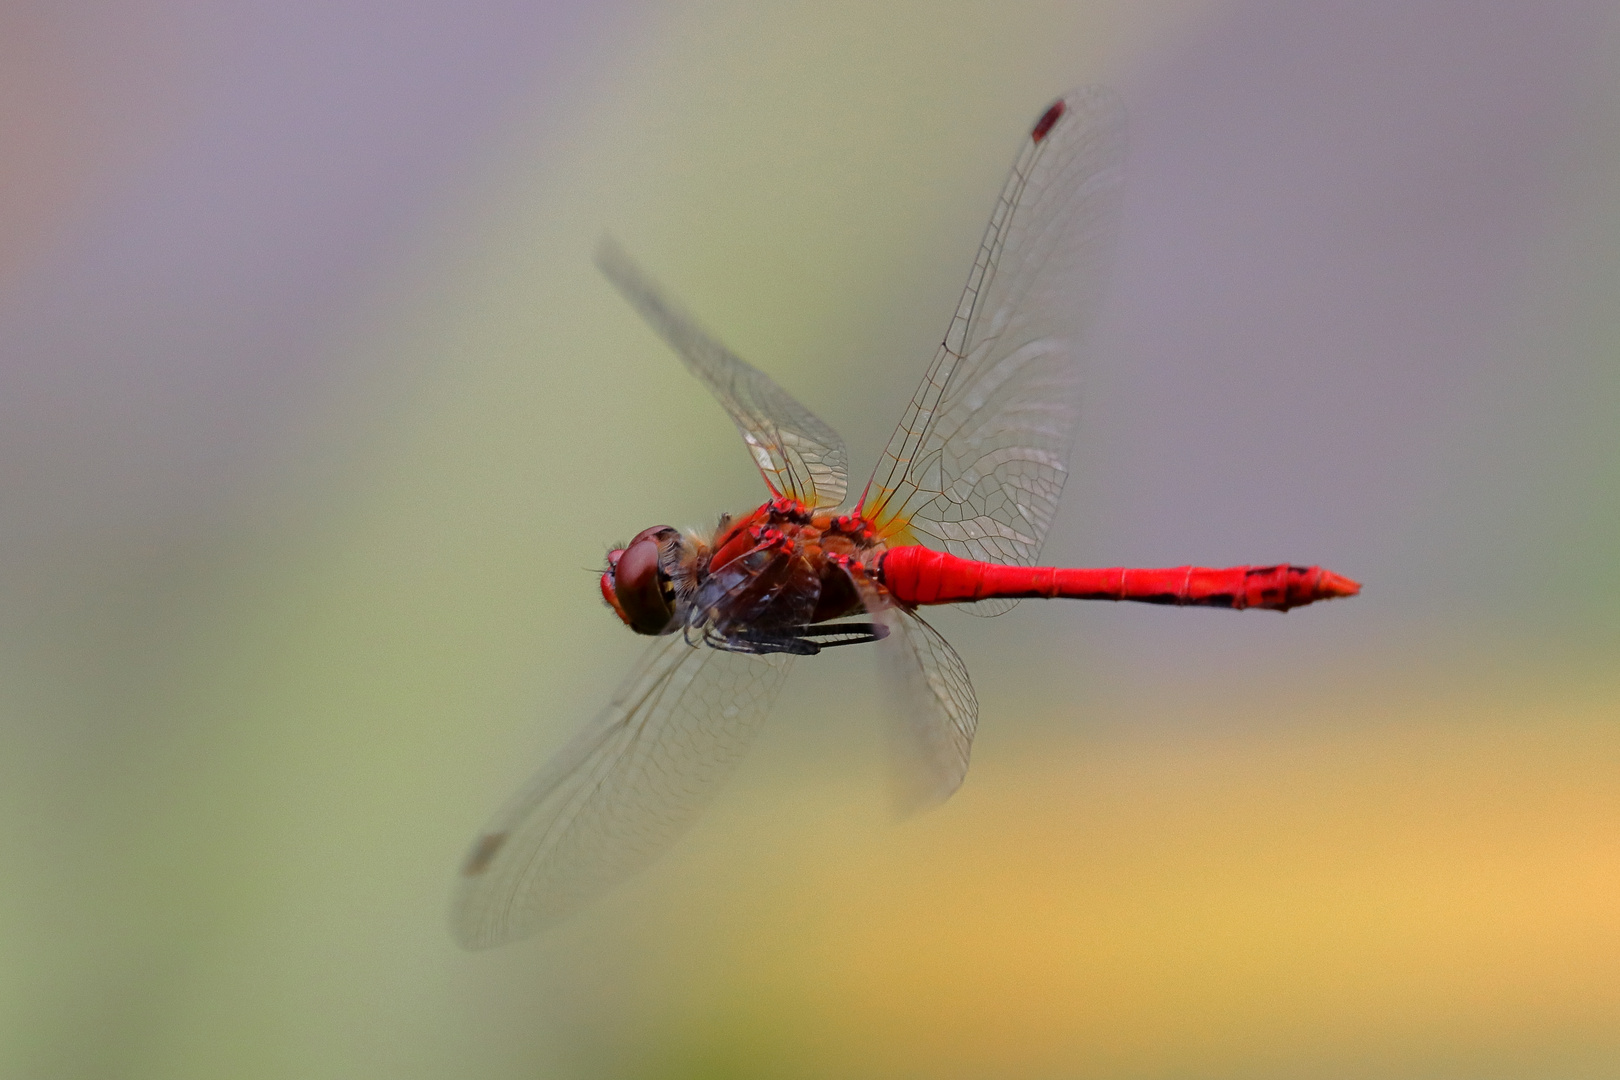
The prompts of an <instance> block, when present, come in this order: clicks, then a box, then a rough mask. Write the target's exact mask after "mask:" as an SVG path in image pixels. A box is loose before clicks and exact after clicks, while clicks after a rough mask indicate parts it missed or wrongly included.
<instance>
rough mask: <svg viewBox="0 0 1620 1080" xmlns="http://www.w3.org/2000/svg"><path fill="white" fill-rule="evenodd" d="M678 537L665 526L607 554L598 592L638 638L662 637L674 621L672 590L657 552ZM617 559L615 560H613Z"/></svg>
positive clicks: (655, 528)
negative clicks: (619, 549)
mask: <svg viewBox="0 0 1620 1080" xmlns="http://www.w3.org/2000/svg"><path fill="white" fill-rule="evenodd" d="M676 535H678V534H677V533H676V532H675V530H674V529H671V528H669V527H668V526H666V525H660V526H655V527H654V528H651V529H643V530H642V531H641V532H639V533H637V534H636V537H635V539H634V540H631V541H630V543H629V545H628V546H627V547H625V548H624V550H623V551H610V552H609V553H608V571H607V573H605V574H603V575H602V592H603V594H604V595H606V594H607V593H608V591H609V581H610V579H611V587H612V595H611V597H609V600H608V602H609V603H611V604H612V605H613V609H614V610H615V611H617V612H618V613H619V618H621V619H623V620H624V621H625V623H626V624H628V625H629V627H630V629H632V630H634V631H635V632H636V633H638V634H662V633H664V632H665V631H666V630H668V629H669V626H670V623H671V622H672V621H673V620H674V618H675V590H674V588H673V587H672V586H671V584H670V580H669V575H668V574H666V573H664V571H663V569H662V568H661V567H660V566H659V561H658V555H659V548H660V546H661V545H662V544H663V542H664V541H666V540H668V539H670V538H672V537H674V536H676ZM615 556H617V557H615Z"/></svg>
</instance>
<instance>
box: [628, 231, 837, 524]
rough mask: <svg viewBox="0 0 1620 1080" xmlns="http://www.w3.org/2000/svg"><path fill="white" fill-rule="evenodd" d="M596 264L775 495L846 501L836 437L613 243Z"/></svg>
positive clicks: (811, 502) (812, 501) (821, 502)
mask: <svg viewBox="0 0 1620 1080" xmlns="http://www.w3.org/2000/svg"><path fill="white" fill-rule="evenodd" d="M596 265H597V266H598V267H600V268H601V270H602V273H603V274H605V275H607V279H608V280H609V281H611V282H613V284H614V286H615V287H616V288H617V289H618V290H619V292H621V293H622V294H624V298H625V299H626V300H628V301H630V304H631V306H633V307H634V308H635V309H636V310H637V311H638V312H640V313H641V317H642V318H643V319H645V320H647V324H648V325H649V326H651V327H652V328H653V329H654V330H656V331H658V334H659V336H661V337H662V338H663V339H664V340H665V341H667V342H669V345H670V347H671V348H673V349H674V350H675V351H676V352H677V353H678V354H680V357H681V359H682V360H683V361H685V363H686V366H687V368H688V369H689V370H690V371H691V372H692V374H694V375H696V376H697V377H698V378H699V379H701V380H703V385H705V386H707V387H708V388H709V392H710V393H712V394H713V395H714V396H715V398H716V399H717V400H718V401H719V402H720V404H721V405H722V406H724V407H725V410H726V412H728V413H730V414H731V419H732V420H733V421H735V422H736V424H737V430H738V431H740V432H742V437H743V441H744V442H745V443H747V444H748V451H749V453H750V454H752V455H753V457H754V464H756V465H758V466H759V471H760V473H761V474H762V475H763V476H764V477H765V483H766V484H767V485H769V486H770V489H771V491H772V492H774V493H775V494H777V495H786V496H789V497H791V498H794V499H798V500H799V501H800V502H802V503H804V504H806V505H808V506H813V507H815V506H827V507H832V506H838V505H840V504H842V503H843V501H844V493H845V492H846V491H847V490H848V488H849V456H848V454H846V453H845V451H844V440H843V439H841V438H839V437H838V433H837V432H835V431H833V429H832V428H830V427H828V426H827V425H826V424H825V423H823V422H822V421H821V420H820V419H819V418H818V417H817V416H816V415H815V414H814V413H812V412H811V411H810V410H809V409H807V408H805V407H804V406H803V405H801V404H799V403H798V402H797V401H795V400H794V399H793V396H792V395H790V394H789V393H788V392H787V391H785V390H783V389H782V388H781V387H780V386H777V385H776V383H775V382H773V381H771V379H770V377H769V376H767V375H765V374H764V373H763V372H761V371H759V370H758V369H757V368H755V367H754V366H753V365H752V364H749V363H748V362H747V361H745V360H743V359H741V358H739V357H738V356H736V355H735V354H734V353H732V352H731V350H729V349H727V348H726V347H725V346H724V345H722V344H720V343H719V342H718V341H716V340H714V339H713V338H712V337H710V336H709V335H708V334H706V333H704V331H703V329H702V328H701V327H699V326H698V325H697V323H696V322H694V321H693V319H692V317H691V316H690V315H688V314H687V313H686V312H685V311H683V310H681V308H680V306H679V305H678V304H676V303H675V302H674V301H672V300H670V299H669V298H668V297H666V296H665V295H664V294H663V292H662V290H660V289H659V288H658V286H657V285H656V284H654V282H653V281H652V279H651V278H649V277H647V275H646V274H644V273H642V272H641V269H640V268H639V267H638V266H636V264H635V263H633V262H631V261H630V257H629V256H628V255H626V254H625V253H624V251H623V250H621V249H620V248H619V246H618V245H617V244H615V243H614V242H613V241H612V240H606V239H604V240H603V241H602V244H601V246H600V247H598V248H597V251H596Z"/></svg>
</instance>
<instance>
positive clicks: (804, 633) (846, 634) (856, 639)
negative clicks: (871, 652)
mask: <svg viewBox="0 0 1620 1080" xmlns="http://www.w3.org/2000/svg"><path fill="white" fill-rule="evenodd" d="M798 636H799V637H801V638H826V637H836V638H840V639H842V640H839V641H818V642H816V644H817V645H819V646H820V647H821V648H823V649H831V648H832V647H834V646H835V645H865V644H867V643H869V642H873V641H882V640H883V639H884V638H886V637H888V636H889V628H888V627H887V626H884V625H883V624H882V623H869V622H849V623H833V624H831V625H828V626H804V627H800V628H799V630H798Z"/></svg>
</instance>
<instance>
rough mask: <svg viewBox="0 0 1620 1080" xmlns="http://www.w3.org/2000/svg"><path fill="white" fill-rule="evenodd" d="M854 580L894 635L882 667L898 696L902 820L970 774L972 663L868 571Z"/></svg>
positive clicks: (895, 730)
mask: <svg viewBox="0 0 1620 1080" xmlns="http://www.w3.org/2000/svg"><path fill="white" fill-rule="evenodd" d="M850 581H851V582H852V583H853V584H854V586H855V590H856V592H857V593H859V594H860V597H861V603H862V604H863V605H864V606H865V608H866V611H867V614H869V615H870V616H872V619H873V620H874V621H875V622H878V623H880V624H882V625H883V627H884V628H886V629H887V631H888V633H887V634H886V635H885V636H884V638H883V640H881V641H879V642H878V656H879V661H880V662H879V665H878V666H879V668H880V669H881V670H882V672H883V678H884V682H885V683H886V684H887V686H888V688H889V696H890V698H891V702H890V708H889V710H888V714H887V715H888V735H889V739H888V741H889V759H890V765H891V779H892V781H893V783H892V791H893V795H894V805H895V809H896V810H897V811H898V812H899V813H900V814H901V815H902V816H904V815H907V814H912V813H915V812H917V811H919V810H926V809H928V808H929V807H931V806H935V805H937V804H939V803H942V802H944V801H945V800H946V799H948V798H950V797H951V795H952V794H953V793H954V792H955V791H956V789H957V788H959V787H961V786H962V780H963V778H964V777H966V776H967V771H968V759H969V757H970V756H971V754H972V752H973V735H974V732H975V731H977V730H978V726H979V701H978V698H977V697H976V696H975V695H974V693H973V681H972V680H971V679H969V678H968V672H967V665H966V664H964V663H962V658H961V657H960V656H959V655H957V652H956V650H955V649H953V648H951V644H950V642H948V641H946V640H945V639H944V638H943V637H941V636H940V634H939V631H937V630H935V629H934V628H933V627H932V626H929V625H928V623H927V622H925V621H924V620H923V618H922V616H920V615H918V614H917V613H916V612H915V611H911V610H908V609H907V608H905V607H902V606H900V605H899V604H896V603H895V602H894V599H893V598H892V597H891V596H890V595H889V593H888V591H887V590H885V589H884V588H883V586H882V585H880V584H879V583H878V582H877V581H875V580H874V579H873V578H872V577H871V576H870V575H868V574H867V573H866V571H865V569H863V568H861V567H859V566H856V567H851V568H850Z"/></svg>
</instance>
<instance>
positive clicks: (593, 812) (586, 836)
mask: <svg viewBox="0 0 1620 1080" xmlns="http://www.w3.org/2000/svg"><path fill="white" fill-rule="evenodd" d="M788 661H789V658H788V657H780V656H774V657H759V656H749V655H743V654H738V653H730V652H723V651H720V650H716V649H709V648H702V647H693V646H691V645H688V644H687V643H686V642H685V640H684V639H683V637H682V635H680V634H673V635H670V636H668V637H665V638H661V639H659V640H658V641H657V642H655V643H654V644H653V646H652V647H651V649H649V650H648V652H647V653H646V654H645V656H644V657H643V658H642V660H641V662H640V663H639V664H637V665H636V667H635V669H634V670H632V671H631V673H630V675H629V676H628V677H627V678H626V679H625V680H624V682H623V683H622V684H620V686H619V689H618V691H617V692H616V693H615V694H614V695H613V700H612V701H611V702H609V704H608V706H607V708H606V709H604V710H603V711H602V713H601V714H600V715H599V716H597V718H596V719H595V720H594V721H593V722H592V723H591V724H590V725H589V726H588V727H586V728H585V730H583V731H582V732H580V734H579V735H578V736H576V737H575V738H574V740H573V741H572V742H571V743H569V744H568V745H567V746H565V747H564V748H563V750H562V751H561V752H560V753H558V754H557V756H556V757H555V758H553V759H552V760H551V761H550V762H549V763H548V764H547V765H546V766H545V767H544V768H543V769H541V770H540V772H539V773H537V774H536V775H535V777H534V779H532V780H531V781H529V783H528V785H527V786H526V787H524V788H523V790H522V791H520V792H519V793H518V794H517V796H516V797H514V798H513V800H512V801H511V803H509V804H508V805H507V806H506V808H505V809H504V810H502V811H501V813H500V814H498V815H497V816H496V817H495V819H494V820H493V821H492V822H490V824H489V827H488V828H487V829H486V830H485V832H484V833H483V834H482V835H481V836H480V837H479V838H478V840H477V842H476V843H475V844H474V845H473V849H472V851H471V852H469V853H468V856H467V861H466V863H465V864H464V865H463V868H462V878H461V882H460V885H459V887H458V890H457V892H456V897H455V901H454V905H453V908H452V912H451V928H452V930H453V931H454V933H455V935H456V938H457V940H459V941H460V942H461V944H463V945H465V946H466V947H467V948H470V949H481V948H486V947H488V946H491V945H497V944H499V943H501V942H503V941H507V940H510V939H512V938H516V937H522V936H524V935H526V934H530V933H533V932H534V931H536V930H539V929H541V928H542V927H544V926H546V925H549V924H551V923H554V922H557V921H558V920H560V919H562V918H564V917H566V916H567V915H569V914H570V913H572V912H573V911H575V910H576V909H577V908H579V907H580V906H581V905H583V904H585V903H587V902H588V901H590V900H592V899H594V898H595V897H596V896H597V895H599V894H600V893H602V892H603V891H605V890H607V889H608V888H610V887H611V886H613V885H614V884H616V883H617V882H619V881H620V880H622V879H624V878H625V877H628V876H629V875H631V874H633V873H635V872H636V871H637V870H640V869H642V868H643V867H645V866H646V865H648V864H649V863H651V862H652V861H653V860H654V859H655V858H657V856H658V854H659V853H660V852H661V851H662V850H663V849H664V848H665V847H666V846H667V845H668V844H669V843H670V842H672V841H673V840H674V839H675V838H676V837H677V836H679V835H680V834H681V833H682V832H683V831H684V830H685V829H686V827H687V825H688V824H689V823H690V822H691V821H692V819H693V818H694V817H695V816H696V815H697V813H698V812H699V811H700V810H701V809H702V808H703V807H704V806H706V805H707V804H708V802H709V800H710V798H711V797H712V796H713V794H714V791H715V790H716V789H717V788H718V786H719V784H720V782H721V781H722V780H724V779H725V778H726V777H727V776H728V775H730V773H731V770H732V767H733V766H734V765H735V764H736V763H737V761H738V760H740V758H741V757H742V754H743V751H744V750H746V749H747V747H748V744H749V742H750V741H751V740H752V739H753V736H754V733H755V732H756V731H757V730H758V728H759V725H760V723H761V721H763V720H764V718H765V714H766V712H767V711H768V710H769V708H770V705H771V702H772V701H773V700H774V699H775V697H776V694H777V691H778V690H779V689H780V688H781V685H782V680H783V678H784V676H785V675H786V674H787V668H788Z"/></svg>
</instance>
